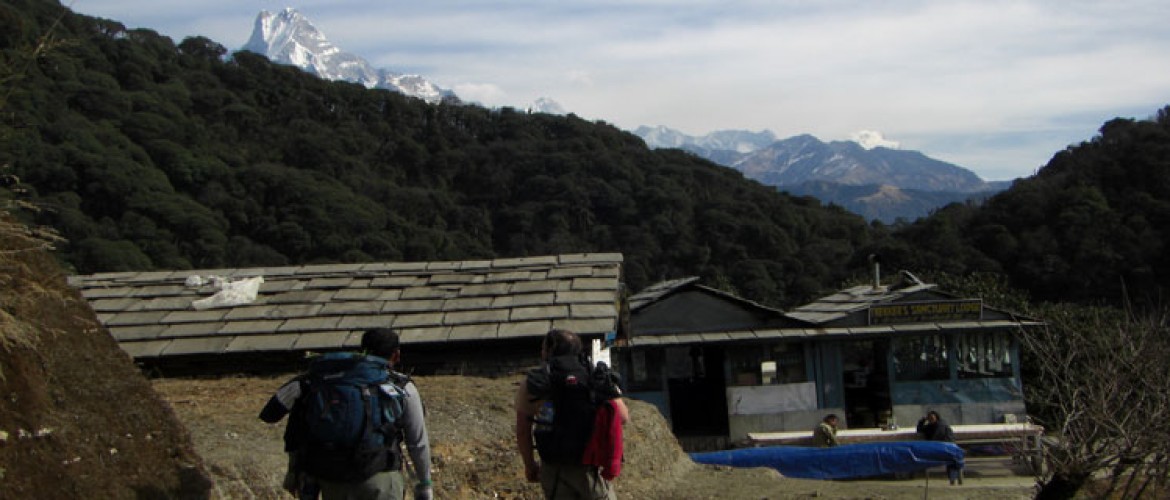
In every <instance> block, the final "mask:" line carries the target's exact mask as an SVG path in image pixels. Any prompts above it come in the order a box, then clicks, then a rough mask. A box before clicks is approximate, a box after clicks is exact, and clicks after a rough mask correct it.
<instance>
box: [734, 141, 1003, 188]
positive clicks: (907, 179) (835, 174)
mask: <svg viewBox="0 0 1170 500" xmlns="http://www.w3.org/2000/svg"><path fill="white" fill-rule="evenodd" d="M728 166H730V167H732V168H735V169H737V170H739V171H741V172H743V173H744V175H745V176H747V177H750V178H753V179H756V180H758V181H760V182H763V183H764V184H770V185H773V186H791V185H796V184H802V183H806V182H810V181H828V182H835V183H839V184H845V185H851V186H863V185H883V184H884V185H891V186H896V187H898V188H901V189H914V190H921V191H948V192H962V193H971V192H980V191H986V190H989V189H991V187H990V186H989V185H988V184H987V183H986V182H984V181H983V179H980V178H979V176H978V175H975V173H974V172H971V171H970V170H967V169H965V168H962V167H960V166H958V165H954V164H951V163H947V162H944V161H940V160H935V159H933V158H930V157H928V156H926V155H924V154H922V153H920V152H918V151H904V150H898V149H890V148H887V147H875V148H872V149H866V148H864V147H862V145H861V144H859V143H856V142H853V141H833V142H830V143H824V142H821V141H820V140H818V139H817V138H816V137H813V136H811V135H800V136H796V137H791V138H788V139H784V140H782V141H776V142H774V143H772V144H771V145H769V146H768V147H766V148H762V149H760V150H757V151H755V152H753V153H751V154H749V155H745V156H743V157H741V158H740V159H739V160H737V161H736V162H734V163H733V164H731V165H728Z"/></svg>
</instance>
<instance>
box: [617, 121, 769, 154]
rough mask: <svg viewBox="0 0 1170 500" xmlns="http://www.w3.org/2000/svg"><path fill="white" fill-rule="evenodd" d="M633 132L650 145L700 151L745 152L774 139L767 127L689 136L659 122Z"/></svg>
mask: <svg viewBox="0 0 1170 500" xmlns="http://www.w3.org/2000/svg"><path fill="white" fill-rule="evenodd" d="M634 134H635V135H637V136H639V137H641V138H642V140H643V141H646V145H647V146H650V147H652V148H683V149H688V150H691V151H695V152H699V153H700V154H702V151H703V150H709V151H732V152H735V153H739V154H746V153H751V152H753V151H755V150H757V149H760V148H763V147H766V146H767V145H769V144H771V143H773V142H776V134H773V133H772V131H770V130H761V131H759V132H751V131H747V130H718V131H715V132H711V133H710V134H707V135H702V136H692V135H687V134H684V133H682V132H679V131H677V130H674V129H672V128H668V127H663V126H661V125H659V126H657V127H647V126H641V127H638V129H637V130H635V131H634Z"/></svg>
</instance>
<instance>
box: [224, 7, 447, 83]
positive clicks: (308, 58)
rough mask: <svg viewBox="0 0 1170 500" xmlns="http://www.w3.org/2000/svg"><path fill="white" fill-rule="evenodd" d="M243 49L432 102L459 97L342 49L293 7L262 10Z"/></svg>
mask: <svg viewBox="0 0 1170 500" xmlns="http://www.w3.org/2000/svg"><path fill="white" fill-rule="evenodd" d="M243 50H247V51H251V52H255V53H257V54H262V55H264V56H266V57H268V59H270V60H272V61H273V62H276V63H280V64H288V65H292V66H296V67H298V68H301V69H303V70H305V71H308V72H311V73H313V74H315V75H317V76H319V77H321V78H324V79H327V80H342V81H347V82H353V83H359V84H361V85H364V86H366V87H367V88H383V89H389V90H394V91H397V92H401V93H403V94H406V95H409V96H413V97H418V98H421V99H423V100H426V101H427V102H431V103H435V102H439V101H442V100H443V99H447V98H454V97H455V94H454V92H452V91H450V90H446V89H443V88H440V87H439V86H438V85H435V84H434V83H432V82H430V81H428V80H427V79H425V78H423V77H421V76H419V75H403V74H400V73H395V72H392V71H389V70H386V69H378V68H374V67H373V66H372V65H370V63H369V62H367V61H366V60H365V59H363V58H361V57H359V56H357V55H354V54H351V53H349V52H344V51H342V50H341V49H340V48H338V47H337V46H335V45H333V43H332V42H330V41H329V39H327V38H326V37H325V34H324V33H322V32H321V30H319V29H317V27H316V26H313V23H311V22H309V19H308V18H307V17H305V16H304V15H303V14H301V13H300V12H297V11H296V9H293V8H291V7H290V8H286V9H284V10H282V11H280V12H279V13H272V12H268V11H266V10H265V11H261V12H260V14H259V15H257V16H256V23H255V26H254V27H253V29H252V36H251V37H250V38H249V39H248V43H246V44H244V47H243Z"/></svg>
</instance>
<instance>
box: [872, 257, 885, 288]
mask: <svg viewBox="0 0 1170 500" xmlns="http://www.w3.org/2000/svg"><path fill="white" fill-rule="evenodd" d="M869 261H870V262H872V263H873V289H874V290H875V291H876V290H881V288H882V257H881V256H880V255H878V254H876V253H871V254H869Z"/></svg>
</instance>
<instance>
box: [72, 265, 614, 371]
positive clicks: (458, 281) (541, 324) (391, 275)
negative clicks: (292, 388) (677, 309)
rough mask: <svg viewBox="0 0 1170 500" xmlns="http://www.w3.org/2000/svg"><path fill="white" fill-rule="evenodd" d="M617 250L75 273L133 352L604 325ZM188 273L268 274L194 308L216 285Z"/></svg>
mask: <svg viewBox="0 0 1170 500" xmlns="http://www.w3.org/2000/svg"><path fill="white" fill-rule="evenodd" d="M622 260H623V259H622V255H621V254H616V253H602V254H572V255H551V256H538V257H523V258H508V259H496V260H477V261H450V262H385V263H365V264H328V265H314V266H288V267H277V268H246V269H212V270H189V271H173V272H171V271H151V272H141V273H137V272H120V273H104V274H94V275H87V276H72V277H70V278H69V283H70V285H72V286H74V287H76V288H78V289H79V290H80V291H81V294H82V296H83V297H85V298H86V299H87V300H88V301H89V303H90V305H91V307H93V309H94V310H95V311H97V312H98V318H99V320H100V321H102V323H103V324H104V325H105V326H106V327H107V328H108V329H109V331H110V333H111V334H112V335H113V337H114V339H116V340H117V341H118V343H119V345H121V346H122V348H123V350H125V351H126V352H128V353H130V355H131V356H133V357H136V358H156V357H165V356H171V355H182V354H217V353H228V352H231V353H238V352H260V351H282V350H308V349H337V348H345V347H353V346H356V345H357V344H358V342H359V341H360V333H361V331H362V330H364V329H366V328H371V327H393V328H396V329H398V330H399V331H400V333H401V334H402V342H403V343H440V342H465V341H484V340H489V339H496V338H518V337H536V336H540V335H543V334H544V333H545V332H547V331H548V330H549V329H550V328H553V327H557V328H568V329H571V330H573V331H576V332H577V333H579V334H582V335H603V334H605V333H608V332H610V331H613V330H614V328H615V327H616V325H617V320H618V308H617V306H616V304H617V303H618V300H619V298H620V297H619V295H618V291H619V288H620V282H619V280H620V276H621V264H622ZM190 276H201V277H210V276H219V277H223V278H226V279H228V280H236V279H242V278H245V277H253V276H261V277H263V278H264V283H263V284H261V286H260V292H259V294H258V296H257V297H256V300H254V301H253V302H251V303H248V304H242V305H238V306H234V307H223V308H214V309H204V310H196V309H195V308H194V307H193V306H192V302H194V301H196V300H199V299H203V298H206V297H208V296H210V295H212V294H213V293H214V292H215V291H216V289H214V288H212V287H211V286H199V287H189V286H186V285H185V280H186V279H187V278H188V277H190Z"/></svg>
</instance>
